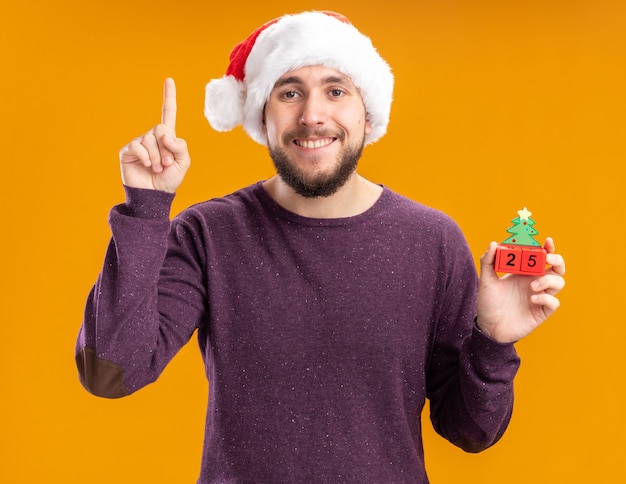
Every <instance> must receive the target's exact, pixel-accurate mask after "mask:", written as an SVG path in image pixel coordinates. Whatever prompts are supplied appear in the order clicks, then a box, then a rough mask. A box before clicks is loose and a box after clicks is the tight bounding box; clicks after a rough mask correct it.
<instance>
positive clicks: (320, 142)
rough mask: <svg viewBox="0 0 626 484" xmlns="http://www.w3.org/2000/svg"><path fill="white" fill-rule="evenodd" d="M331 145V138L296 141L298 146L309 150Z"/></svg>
mask: <svg viewBox="0 0 626 484" xmlns="http://www.w3.org/2000/svg"><path fill="white" fill-rule="evenodd" d="M330 143H332V139H330V138H324V139H316V140H306V139H299V140H297V141H296V144H297V145H298V146H302V147H303V148H308V149H314V148H322V147H323V146H328V145H329V144H330Z"/></svg>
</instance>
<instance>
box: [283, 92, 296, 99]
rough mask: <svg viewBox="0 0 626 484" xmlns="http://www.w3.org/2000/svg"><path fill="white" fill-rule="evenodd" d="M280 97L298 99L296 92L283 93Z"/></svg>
mask: <svg viewBox="0 0 626 484" xmlns="http://www.w3.org/2000/svg"><path fill="white" fill-rule="evenodd" d="M281 97H283V98H285V99H295V98H297V97H298V93H297V92H296V91H285V92H284V93H283V94H282V96H281Z"/></svg>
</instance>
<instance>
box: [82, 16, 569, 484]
mask: <svg viewBox="0 0 626 484" xmlns="http://www.w3.org/2000/svg"><path fill="white" fill-rule="evenodd" d="M392 90H393V77H392V74H391V71H390V69H389V67H388V66H387V64H386V63H385V61H384V60H383V59H382V58H381V57H380V56H379V54H378V53H377V52H376V50H375V49H374V47H373V46H372V44H371V42H370V41H369V39H368V38H367V37H365V36H364V35H362V34H361V33H360V32H358V31H357V30H356V29H355V28H354V27H353V26H352V25H350V24H349V23H348V22H347V20H346V19H345V18H344V17H342V16H340V15H338V14H334V13H330V12H306V13H301V14H298V15H291V16H284V17H281V18H279V19H276V20H273V21H271V22H269V23H267V24H265V25H263V26H262V27H260V28H259V29H258V30H256V31H255V32H254V33H253V34H252V35H251V36H250V37H248V38H247V39H246V40H245V41H243V42H242V43H241V44H239V45H238V46H236V48H235V49H234V50H233V52H232V54H231V62H230V65H229V68H228V71H227V73H226V75H225V76H224V77H223V78H221V79H217V80H213V81H211V82H210V83H209V84H208V86H207V93H206V94H207V101H206V114H207V117H208V119H209V121H210V122H211V124H212V126H213V127H214V128H216V129H218V130H228V129H232V128H234V127H235V126H237V125H240V124H243V126H244V129H245V130H246V131H247V132H248V134H250V136H251V137H252V138H253V139H254V140H255V141H257V142H259V143H262V144H264V145H267V146H268V148H269V152H270V155H271V158H272V160H273V162H274V165H275V167H276V170H277V175H276V176H274V177H273V178H270V179H269V180H266V181H264V182H259V183H257V184H255V185H253V186H250V187H247V188H243V189H242V190H240V191H238V192H236V193H234V194H231V195H229V196H226V197H222V198H219V199H214V200H210V201H207V202H205V203H201V204H198V205H195V206H193V207H191V208H189V209H187V210H186V211H184V212H183V213H182V214H180V215H179V216H177V217H176V218H175V219H174V220H173V221H172V222H170V220H169V208H170V204H171V202H172V199H173V197H174V192H175V191H176V190H177V188H178V186H179V185H180V183H181V182H182V180H183V177H184V175H185V172H186V170H187V168H188V167H189V163H190V159H189V155H188V152H187V148H186V144H185V142H184V141H183V140H182V139H180V138H177V137H176V134H175V118H176V99H175V88H174V84H173V81H172V80H170V79H168V80H167V81H166V83H165V88H164V91H165V92H164V102H163V122H162V124H160V125H158V126H156V127H154V128H153V129H152V130H150V131H149V132H148V133H146V134H145V135H144V136H142V137H140V138H138V139H136V140H134V141H132V142H131V143H130V144H129V145H127V146H126V147H125V148H123V149H122V151H121V153H120V159H121V168H122V178H123V183H124V185H125V188H126V195H127V199H126V203H125V204H123V205H119V206H117V207H114V208H113V210H112V211H111V215H110V224H111V228H112V232H113V238H112V241H111V244H110V247H109V250H108V252H107V256H106V261H105V264H104V267H103V269H102V273H101V274H100V277H99V279H98V281H97V283H96V285H95V286H94V288H93V290H92V292H91V293H90V295H89V298H88V301H87V306H86V310H85V319H84V322H83V325H82V328H81V331H80V334H79V337H78V342H77V352H76V361H77V365H78V368H79V374H80V378H81V381H82V383H83V385H84V386H85V387H86V388H87V389H88V390H89V391H90V392H92V393H94V394H96V395H100V396H103V397H108V398H117V397H122V396H125V395H128V394H130V393H132V392H134V391H136V390H138V389H139V388H141V387H143V386H145V385H147V384H149V383H151V382H153V381H154V380H156V379H157V377H158V376H159V374H160V373H161V371H162V370H163V369H164V367H165V366H166V365H167V363H168V362H169V361H170V359H171V358H172V357H173V356H174V355H175V354H176V352H177V351H178V350H179V349H180V348H181V347H182V346H183V345H184V344H185V343H186V342H187V341H188V340H189V338H190V337H191V335H192V334H193V333H194V331H196V330H197V331H198V340H199V345H200V350H201V352H202V356H203V358H204V361H205V367H206V374H207V378H208V380H209V382H210V392H209V405H208V410H207V418H206V434H205V443H204V450H203V457H202V468H201V473H200V478H199V482H203V483H204V482H263V483H265V482H281V483H282V482H284V483H287V482H359V483H363V482H394V483H399V482H412V483H415V482H418V483H426V482H428V479H427V476H426V472H425V468H424V461H423V449H422V440H421V420H420V418H421V411H422V408H423V406H424V402H425V399H426V398H428V399H430V402H431V419H432V421H433V424H434V426H435V428H436V430H437V431H438V432H439V433H440V434H441V435H443V436H444V437H445V438H447V439H448V440H450V441H451V442H452V443H454V444H455V445H458V446H460V447H462V448H463V449H465V450H467V451H469V452H477V451H480V450H483V449H485V448H487V447H488V446H490V445H492V444H494V443H495V442H496V441H497V440H498V439H499V438H500V437H501V436H502V434H503V432H504V431H505V428H506V427H507V425H508V422H509V418H510V416H511V411H512V402H513V378H514V376H515V373H516V371H517V368H518V365H519V360H518V357H517V355H516V352H515V349H514V347H513V343H514V342H515V341H517V340H519V339H520V338H522V337H524V336H526V335H527V334H528V333H530V332H531V331H532V330H533V329H534V328H535V327H537V326H538V325H539V324H541V323H542V322H543V321H544V320H545V319H546V318H547V317H548V316H549V315H550V314H551V313H552V312H553V311H554V310H555V309H556V308H557V307H558V305H559V301H558V299H557V298H556V297H555V295H556V294H557V293H558V292H559V291H560V290H561V289H562V287H563V285H564V280H563V274H564V272H565V267H564V262H563V259H562V257H561V256H559V255H557V254H555V253H554V245H553V243H552V241H551V240H550V239H548V240H547V241H546V244H545V247H546V249H547V251H548V252H549V254H548V256H547V260H548V264H549V265H550V268H549V269H548V271H547V273H546V275H545V276H542V277H538V278H532V277H527V276H518V275H509V276H506V277H502V278H499V277H498V276H497V274H496V273H495V271H494V267H493V263H494V257H495V243H492V244H491V245H490V246H489V248H488V250H487V251H486V253H485V254H484V256H483V257H482V259H481V272H482V274H481V279H480V282H479V281H478V278H477V276H476V273H475V269H474V264H473V260H472V257H471V254H470V252H469V249H468V247H467V244H466V242H465V240H464V238H463V236H462V234H461V232H460V230H459V228H458V227H457V226H456V225H455V224H454V223H453V222H452V221H451V219H450V218H448V217H447V216H446V215H444V214H442V213H440V212H438V211H435V210H433V209H430V208H427V207H425V206H423V205H420V204H418V203H415V202H412V201H409V200H408V199H406V198H404V197H402V196H400V195H397V194H395V193H393V192H392V191H390V190H389V189H387V188H383V187H381V186H380V185H377V184H374V183H372V182H370V181H368V180H365V179H364V178H362V177H361V176H360V175H358V174H357V172H356V167H357V162H358V159H359V157H360V154H361V150H362V148H363V146H364V145H366V144H368V143H371V142H374V141H376V140H377V139H378V138H380V137H381V136H382V135H383V134H384V133H385V131H386V127H387V122H388V118H389V111H390V106H391V98H392Z"/></svg>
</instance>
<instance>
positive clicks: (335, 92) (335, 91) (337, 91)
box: [329, 89, 344, 97]
mask: <svg viewBox="0 0 626 484" xmlns="http://www.w3.org/2000/svg"><path fill="white" fill-rule="evenodd" d="M329 94H330V95H331V97H341V96H343V94H344V91H343V89H331V91H330V93H329Z"/></svg>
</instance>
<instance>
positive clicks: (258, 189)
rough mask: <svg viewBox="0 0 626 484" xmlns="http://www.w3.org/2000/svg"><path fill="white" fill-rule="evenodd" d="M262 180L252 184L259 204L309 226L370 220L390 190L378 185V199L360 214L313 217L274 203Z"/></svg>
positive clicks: (387, 196) (389, 193) (296, 222)
mask: <svg viewBox="0 0 626 484" xmlns="http://www.w3.org/2000/svg"><path fill="white" fill-rule="evenodd" d="M263 183H264V182H263V181H259V182H257V183H255V184H254V185H253V187H252V188H253V193H254V194H255V196H256V197H257V198H258V199H259V201H260V202H261V205H263V207H265V208H266V209H267V210H268V211H269V212H270V214H271V215H273V216H275V217H276V218H279V219H283V220H285V221H287V222H288V223H295V224H298V225H304V226H309V227H337V226H345V225H354V224H358V223H362V222H364V221H367V220H370V219H371V218H372V217H374V216H376V215H377V214H378V213H380V212H381V211H382V210H383V208H384V206H385V205H386V204H387V203H388V201H389V199H390V196H391V191H390V190H389V189H388V188H387V187H386V186H384V185H380V186H381V187H382V189H383V191H382V193H381V194H380V197H378V200H376V202H374V204H373V205H372V206H371V207H370V208H368V209H367V210H365V211H364V212H361V213H360V214H357V215H353V216H350V217H338V218H314V217H304V216H302V215H298V214H297V213H294V212H292V211H290V210H287V209H286V208H284V207H283V206H281V205H279V204H278V203H276V201H275V200H274V199H273V198H272V197H271V196H270V195H269V193H267V191H265V188H264V187H263Z"/></svg>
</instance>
